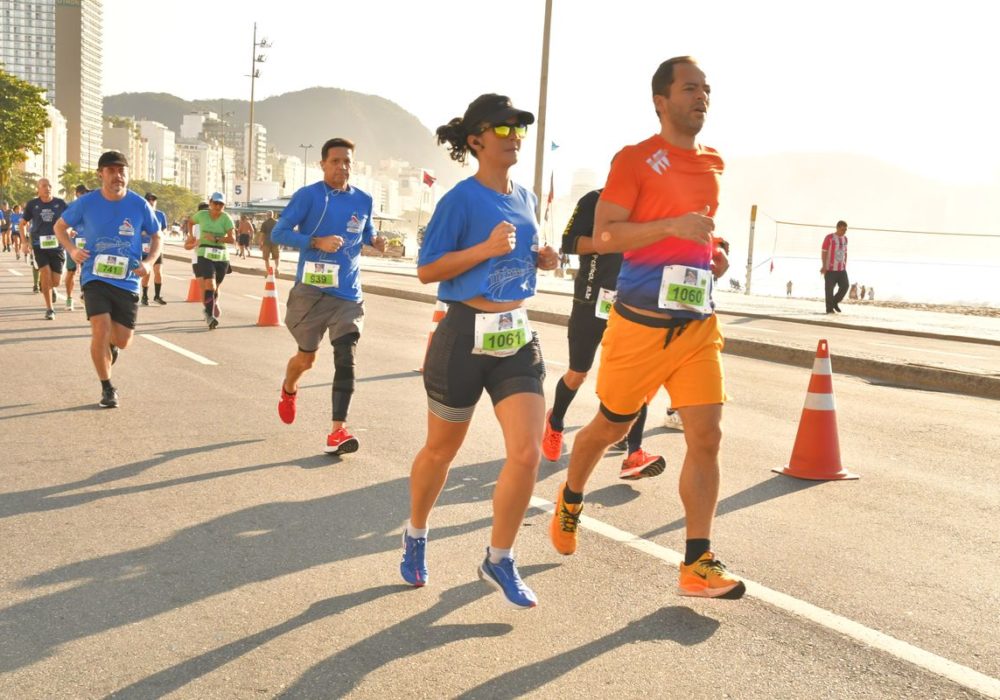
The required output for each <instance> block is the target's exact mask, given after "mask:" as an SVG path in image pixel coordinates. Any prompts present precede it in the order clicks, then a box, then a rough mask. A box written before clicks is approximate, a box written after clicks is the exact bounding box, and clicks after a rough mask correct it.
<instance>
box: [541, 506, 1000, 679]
mask: <svg viewBox="0 0 1000 700" xmlns="http://www.w3.org/2000/svg"><path fill="white" fill-rule="evenodd" d="M531 505H532V506H534V507H535V508H538V509H539V510H542V511H545V512H546V513H552V512H553V511H554V510H555V505H554V504H553V503H552V502H550V501H546V500H545V499H544V498H539V497H537V496H532V497H531ZM580 525H581V526H583V527H585V528H587V529H588V530H593V531H594V532H596V533H597V534H599V535H603V536H604V537H606V538H608V539H609V540H613V541H615V542H620V543H621V544H624V545H627V546H629V547H632V548H633V549H636V550H638V551H640V552H643V553H645V554H649V555H650V556H652V557H655V558H656V559H659V560H661V561H664V562H666V563H668V564H670V565H671V566H674V567H677V566H679V565H680V563H681V562H682V561H683V559H684V557H683V556H682V555H681V554H680V552H675V551H674V550H672V549H669V548H667V547H663V546H662V545H658V544H656V543H655V542H650V541H649V540H644V539H643V538H641V537H639V536H638V535H633V534H632V533H630V532H626V531H625V530H619V529H618V528H616V527H615V526H613V525H608V524H607V523H603V522H601V521H600V520H595V519H594V518H591V517H589V516H586V515H582V516H580ZM741 578H742V577H741ZM742 580H743V582H744V583H745V584H746V587H747V594H748V595H751V596H753V597H754V598H757V599H759V600H762V601H763V602H765V603H767V604H768V605H771V606H773V607H776V608H779V609H781V610H784V611H786V612H789V613H792V614H793V615H796V616H798V617H802V618H805V619H806V620H809V621H811V622H814V623H816V624H818V625H822V626H823V627H826V628H827V629H830V630H833V631H834V632H839V633H840V634H843V635H846V636H848V637H850V638H851V639H854V640H856V641H859V642H861V643H862V644H865V645H867V646H869V647H872V648H874V649H878V650H880V651H884V652H885V653H887V654H890V655H892V656H895V657H896V658H897V659H901V660H903V661H906V662H909V663H911V664H913V665H914V666H918V667H920V668H922V669H924V670H926V671H930V672H931V673H934V674H937V675H939V676H942V677H944V678H947V679H948V680H950V681H952V682H954V683H957V684H958V685H961V686H962V687H964V688H968V689H970V690H973V691H975V692H977V693H982V694H983V695H986V696H987V697H990V698H1000V679H997V678H993V677H991V676H987V675H986V674H985V673H980V672H979V671H976V670H974V669H971V668H969V667H968V666H962V665H961V664H958V663H955V662H954V661H950V660H948V659H946V658H944V657H942V656H938V655H937V654H932V653H931V652H929V651H925V650H924V649H921V648H920V647H916V646H913V645H912V644H908V643H906V642H904V641H902V640H899V639H896V638H895V637H890V636H889V635H887V634H885V633H883V632H879V631H878V630H873V629H871V628H870V627H865V626H864V625H862V624H861V623H859V622H855V621H854V620H850V619H848V618H846V617H843V616H842V615H838V614H836V613H833V612H830V611H829V610H824V609H823V608H820V607H818V606H816V605H813V604H811V603H807V602H805V601H804V600H799V599H798V598H793V597H792V596H790V595H787V594H785V593H781V592H779V591H776V590H773V589H771V588H768V587H767V586H764V585H762V584H760V583H756V582H754V581H750V580H747V579H745V578H742Z"/></svg>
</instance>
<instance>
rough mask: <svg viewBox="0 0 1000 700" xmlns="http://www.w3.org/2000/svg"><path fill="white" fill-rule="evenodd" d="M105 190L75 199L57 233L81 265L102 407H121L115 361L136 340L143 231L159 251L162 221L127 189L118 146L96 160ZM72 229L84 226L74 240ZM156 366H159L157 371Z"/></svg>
mask: <svg viewBox="0 0 1000 700" xmlns="http://www.w3.org/2000/svg"><path fill="white" fill-rule="evenodd" d="M97 172H98V174H99V175H100V177H101V189H100V190H99V191H94V192H91V193H89V194H86V195H84V196H83V197H80V198H79V199H77V200H75V201H74V202H73V203H72V204H70V205H69V207H68V208H67V209H66V211H64V212H63V214H62V216H61V217H60V218H59V220H58V221H56V222H55V225H54V231H55V236H57V237H58V239H59V242H60V243H61V244H62V246H63V248H64V249H65V250H66V251H68V253H69V255H70V256H72V258H73V260H74V261H75V262H76V264H77V265H79V267H80V286H81V287H82V288H83V304H84V308H85V309H86V311H87V319H88V320H89V321H90V336H91V338H90V357H91V360H92V361H93V363H94V368H95V369H96V370H97V377H98V379H100V380H101V401H100V404H99V405H100V406H101V407H102V408H117V406H118V391H117V390H116V389H115V387H114V385H113V384H112V383H111V366H112V365H113V364H115V361H116V360H117V359H118V351H119V350H120V349H124V348H126V347H128V345H129V344H130V343H131V342H132V337H133V333H134V331H135V324H136V318H137V317H138V312H139V278H140V277H142V276H143V275H148V274H149V263H148V262H146V261H144V260H143V259H142V235H141V234H142V232H143V231H147V232H149V234H150V248H149V254H150V256H152V258H153V259H154V260H155V259H156V256H157V255H158V254H159V252H160V234H159V230H160V224H159V222H158V221H157V220H156V217H155V216H154V215H153V210H152V209H151V208H150V206H149V204H147V203H146V201H145V200H144V199H143V198H142V197H140V196H139V195H138V194H136V193H135V192H130V191H129V190H128V160H126V158H125V156H124V155H122V154H121V153H119V152H117V151H108V152H107V153H103V154H102V155H101V157H100V159H99V160H98V161H97ZM71 228H74V229H77V230H78V231H82V232H83V233H84V235H85V240H86V243H85V245H84V247H82V248H81V247H78V246H76V245H74V243H73V241H72V240H71V239H70V237H69V230H70V229H71ZM151 371H155V368H153V370H151Z"/></svg>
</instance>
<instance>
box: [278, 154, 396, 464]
mask: <svg viewBox="0 0 1000 700" xmlns="http://www.w3.org/2000/svg"><path fill="white" fill-rule="evenodd" d="M321 156H322V161H321V162H320V166H321V167H322V169H323V179H322V180H321V181H320V182H316V183H313V184H312V185H307V186H305V187H302V188H301V189H299V190H298V191H297V192H296V193H295V194H294V195H292V199H291V201H290V202H289V203H288V206H287V207H285V209H284V211H282V212H281V218H280V219H278V223H277V224H276V225H275V227H274V230H273V231H272V232H271V238H272V240H274V241H275V242H276V243H278V244H280V245H287V246H293V247H295V248H299V249H300V251H301V252H300V253H299V265H298V269H297V271H296V274H295V286H294V287H292V291H291V292H289V294H288V306H287V311H286V313H285V325H286V326H288V330H289V332H290V333H291V334H292V337H293V338H294V339H295V342H296V343H297V344H298V351H297V352H296V353H295V354H294V355H293V356H292V357H291V359H289V360H288V365H287V366H286V368H285V377H284V380H283V381H282V384H281V398H280V400H279V401H278V416H279V417H280V418H281V420H282V422H284V423H292V422H293V421H294V420H295V413H296V399H297V398H298V393H297V392H298V389H299V379H300V378H301V377H302V375H303V374H304V373H305V372H307V371H308V370H310V369H312V366H313V365H314V364H315V362H316V352H317V351H318V350H319V346H320V343H321V342H322V341H323V336H324V335H326V336H327V337H328V338H329V339H330V344H331V345H332V346H333V391H332V395H331V403H332V415H333V421H332V424H331V427H330V434H329V435H327V438H326V446H325V447H324V452H326V453H327V454H334V455H342V454H348V453H350V452H355V451H357V449H358V447H359V446H360V443H359V441H358V439H357V438H356V437H355V436H354V435H352V434H351V433H350V431H348V429H347V412H348V409H349V408H350V405H351V397H352V396H353V395H354V386H355V379H354V373H355V367H356V360H355V355H356V353H357V349H358V340H360V338H361V331H362V328H363V327H364V319H365V306H364V301H363V300H362V294H361V278H360V275H359V272H360V266H359V260H360V257H361V246H362V244H363V243H367V244H368V245H371V246H373V247H375V248H376V249H378V250H379V251H384V250H385V238H383V237H382V236H380V235H378V234H376V233H375V228H374V226H373V224H372V215H373V213H374V208H373V204H372V196H371V195H370V194H368V193H367V192H363V191H362V190H359V189H358V188H356V187H354V186H352V185H351V184H349V180H350V177H351V167H352V166H353V164H354V142H353V141H350V140H348V139H344V138H333V139H330V140H329V141H327V142H326V143H324V144H323V148H322V150H321ZM296 228H297V230H296Z"/></svg>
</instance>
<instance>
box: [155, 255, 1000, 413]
mask: <svg viewBox="0 0 1000 700" xmlns="http://www.w3.org/2000/svg"><path fill="white" fill-rule="evenodd" d="M164 254H165V255H166V257H168V258H169V259H172V260H181V261H189V260H190V253H188V252H187V251H184V250H183V249H182V248H181V246H180V243H179V242H177V241H175V240H170V241H168V246H167V249H166V252H165V253H164ZM297 260H298V255H297V253H295V252H291V251H283V252H282V262H281V272H280V274H279V277H280V278H281V279H284V280H293V279H294V269H295V267H294V266H295V264H296V263H297ZM231 264H232V267H233V270H234V271H236V272H240V273H244V274H257V275H263V274H264V269H263V261H262V260H261V258H260V257H259V251H254V252H253V253H252V256H251V257H250V258H249V259H240V258H237V257H235V255H232V256H231ZM361 268H362V271H363V273H362V284H363V288H364V291H365V292H366V293H368V294H381V295H387V296H394V297H398V298H403V299H409V300H413V301H420V302H425V303H433V302H434V301H435V299H436V291H437V285H436V284H428V285H424V284H422V283H421V282H420V281H419V280H418V279H417V277H416V267H415V264H414V262H413V261H412V260H408V259H390V258H378V257H368V256H365V257H362V261H361ZM572 291H573V282H572V280H568V279H560V278H556V277H555V276H554V275H553V274H552V273H540V274H539V278H538V292H539V293H538V294H536V295H535V296H534V297H533V298H532V299H530V300H529V302H528V308H529V310H530V311H531V317H532V318H533V319H536V320H538V321H540V322H546V323H554V324H559V325H566V323H567V321H568V315H569V310H570V300H569V299H570V297H571V296H572ZM716 304H717V310H718V312H719V314H720V317H723V318H728V317H742V318H743V319H747V320H749V319H769V320H773V321H777V322H783V323H792V324H807V325H808V326H812V327H813V328H812V330H810V331H808V332H807V333H805V334H802V337H801V338H799V337H798V336H797V335H796V334H794V333H789V334H787V337H783V338H782V341H781V342H767V341H764V340H759V339H754V338H751V337H748V335H747V334H744V333H741V332H740V330H741V329H740V328H739V327H738V326H734V325H732V324H729V325H727V326H726V349H725V351H726V352H727V353H730V354H736V355H741V356H746V357H753V358H757V359H763V360H769V361H774V362H782V363H785V364H791V365H795V366H799V367H811V366H812V363H813V359H814V357H815V340H811V338H813V337H814V336H815V333H816V331H817V330H820V333H821V334H822V331H821V329H822V328H828V329H831V332H832V331H834V330H835V329H841V330H846V331H854V332H858V333H871V332H876V333H888V334H893V335H901V336H910V337H914V338H926V339H930V340H932V341H933V340H938V341H957V342H961V343H972V344H976V345H988V346H997V345H1000V318H991V317H986V316H972V315H966V314H952V313H942V312H934V311H926V310H921V309H900V308H893V307H887V306H878V305H875V304H871V303H850V304H844V305H843V306H844V313H843V314H839V315H836V316H828V315H827V314H825V313H823V310H822V301H821V300H820V301H817V300H809V299H796V298H783V297H762V296H747V295H744V294H739V293H733V292H729V291H719V292H717V294H716ZM429 322H430V314H428V323H429ZM852 347H853V345H852V344H851V343H842V344H841V346H840V349H843V348H847V352H837V353H836V355H835V356H836V371H838V372H842V373H846V374H852V375H855V376H859V377H864V378H866V379H870V380H872V381H876V382H879V383H887V384H893V385H899V386H906V387H912V388H917V389H926V390H933V391H949V392H953V393H961V394H969V395H973V396H982V397H985V398H992V399H1000V372H997V371H994V369H993V368H986V369H984V368H982V367H980V368H975V369H971V368H970V367H968V366H967V365H966V364H965V363H963V361H962V359H961V355H962V353H960V352H959V353H954V354H952V355H950V356H949V355H948V353H946V352H943V351H936V353H937V354H941V355H944V356H945V359H944V360H942V361H939V362H934V363H927V362H923V363H914V362H911V361H909V360H908V359H907V358H900V357H898V356H897V357H892V356H891V353H888V352H886V353H876V354H872V353H871V352H868V353H863V352H857V351H852V350H851V348H852Z"/></svg>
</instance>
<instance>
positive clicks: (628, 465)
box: [618, 447, 667, 481]
mask: <svg viewBox="0 0 1000 700" xmlns="http://www.w3.org/2000/svg"><path fill="white" fill-rule="evenodd" d="M666 468H667V462H666V460H664V459H663V457H661V456H660V455H651V454H649V453H648V452H646V450H644V449H642V448H641V447H640V448H639V449H638V450H636V451H635V452H633V453H632V454H630V455H629V456H628V458H627V459H626V460H625V461H624V462H622V470H621V472H619V473H618V478H619V479H627V480H629V481H634V480H635V479H644V478H646V477H649V476H659V475H660V474H662V473H663V470H664V469H666Z"/></svg>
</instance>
